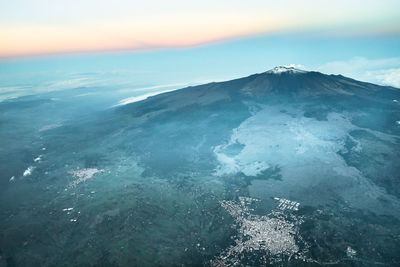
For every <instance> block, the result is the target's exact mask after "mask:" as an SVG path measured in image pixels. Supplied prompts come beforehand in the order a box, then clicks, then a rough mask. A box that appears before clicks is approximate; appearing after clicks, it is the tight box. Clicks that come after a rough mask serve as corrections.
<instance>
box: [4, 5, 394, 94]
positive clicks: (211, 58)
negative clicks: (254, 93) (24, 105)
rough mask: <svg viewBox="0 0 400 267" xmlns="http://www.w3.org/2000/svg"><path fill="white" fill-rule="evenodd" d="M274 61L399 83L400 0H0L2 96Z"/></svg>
mask: <svg viewBox="0 0 400 267" xmlns="http://www.w3.org/2000/svg"><path fill="white" fill-rule="evenodd" d="M277 65H296V66H298V67H299V68H302V69H305V70H316V71H321V72H324V73H327V74H342V75H345V76H348V77H351V78H355V79H358V80H362V81H368V82H373V83H377V84H381V85H390V86H395V87H398V88H400V1H399V0H362V1H361V0H337V1H327V0H319V1H312V0H297V1H294V0H280V1H277V0H275V1H269V0H246V1H244V0H202V1H187V0H186V1H183V0H168V1H167V0H164V1H163V0H147V1H135V0H132V1H128V0H114V1H106V0H80V1H78V0H68V1H67V0H35V1H32V0H13V1H5V0H0V101H1V100H4V99H8V98H12V97H17V96H23V95H27V94H35V93H40V92H44V91H52V90H63V89H68V88H76V87H79V86H100V87H101V86H108V87H109V88H112V89H113V90H116V91H122V92H125V91H126V92H130V90H133V91H135V90H137V92H141V94H142V95H146V94H147V95H148V94H153V93H154V92H156V91H157V90H158V91H160V92H162V91H168V90H172V89H174V88H178V87H179V88H180V87H184V86H186V85H193V84H201V83H206V82H211V81H223V80H229V79H234V78H239V77H243V76H247V75H250V74H253V73H260V72H264V71H267V70H269V69H271V68H273V67H275V66H277ZM111 85H112V86H111ZM132 97H139V98H140V97H142V96H141V95H138V94H136V93H135V94H133V95H132Z"/></svg>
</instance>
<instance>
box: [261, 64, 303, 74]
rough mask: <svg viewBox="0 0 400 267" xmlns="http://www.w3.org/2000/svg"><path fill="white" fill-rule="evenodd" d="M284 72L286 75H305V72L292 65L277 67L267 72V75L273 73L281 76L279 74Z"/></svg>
mask: <svg viewBox="0 0 400 267" xmlns="http://www.w3.org/2000/svg"><path fill="white" fill-rule="evenodd" d="M285 72H287V73H306V72H307V71H304V70H300V69H297V68H295V67H294V66H292V65H288V66H277V67H275V68H273V69H271V70H269V71H267V73H273V74H281V73H285Z"/></svg>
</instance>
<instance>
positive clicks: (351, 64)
mask: <svg viewBox="0 0 400 267" xmlns="http://www.w3.org/2000/svg"><path fill="white" fill-rule="evenodd" d="M316 69H317V70H318V71H321V72H324V73H329V74H342V75H345V76H348V77H351V78H354V79H357V80H362V81H367V82H372V83H376V84H381V85H390V86H394V87H398V88H400V58H399V57H394V58H380V59H367V58H364V57H355V58H352V59H350V60H344V61H333V62H328V63H326V64H323V65H320V66H318V67H317V68H316Z"/></svg>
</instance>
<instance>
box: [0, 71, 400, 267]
mask: <svg viewBox="0 0 400 267" xmlns="http://www.w3.org/2000/svg"><path fill="white" fill-rule="evenodd" d="M94 92H96V87H90V86H88V87H83V88H76V89H74V90H65V91H58V92H50V93H43V94H39V95H35V96H25V97H20V98H16V99H13V100H6V101H3V102H1V103H0V110H1V112H0V123H1V124H0V125H1V128H0V138H1V139H0V140H1V150H0V175H1V176H0V178H1V179H0V182H1V189H0V190H1V194H0V200H1V201H0V205H1V206H0V229H1V230H0V257H1V258H0V266H266V265H267V266H321V265H333V266H377V265H379V266H396V265H398V264H400V257H399V253H398V252H399V248H400V206H399V197H400V177H399V173H400V157H399V156H400V155H399V154H400V152H399V151H400V149H399V147H400V104H399V102H398V101H400V91H399V89H396V88H393V87H382V86H377V85H373V84H369V83H363V82H359V81H355V80H352V79H350V78H346V77H343V76H340V75H324V74H321V73H318V72H306V71H301V70H297V69H294V68H285V67H278V68H275V69H273V70H271V71H268V72H265V73H261V74H256V75H251V76H249V77H245V78H241V79H237V80H232V81H227V82H222V83H209V84H205V85H200V86H194V87H187V88H184V89H182V90H177V91H172V92H166V93H163V94H160V95H156V96H151V97H149V98H147V99H144V100H142V101H136V102H133V101H121V97H122V96H121V95H116V94H112V93H111V92H110V91H104V92H103V93H102V94H93V93H94ZM77 95H79V96H80V97H84V99H85V100H84V101H77ZM123 97H126V96H123ZM126 99H130V100H132V99H136V98H130V97H128V98H126ZM137 100H141V98H139V99H137ZM128 102H133V103H128ZM124 104H125V105H124Z"/></svg>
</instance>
